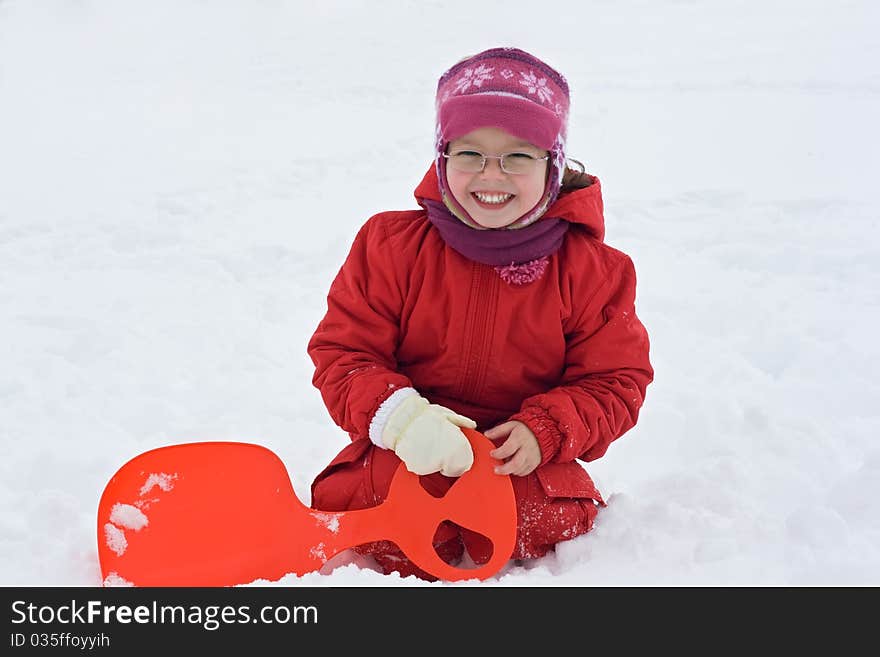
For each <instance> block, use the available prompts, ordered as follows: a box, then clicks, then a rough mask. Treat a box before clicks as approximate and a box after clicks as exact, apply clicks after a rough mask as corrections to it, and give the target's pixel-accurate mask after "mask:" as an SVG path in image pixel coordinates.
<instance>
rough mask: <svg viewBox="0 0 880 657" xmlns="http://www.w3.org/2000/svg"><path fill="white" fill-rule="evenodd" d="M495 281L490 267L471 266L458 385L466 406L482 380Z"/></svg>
mask: <svg viewBox="0 0 880 657" xmlns="http://www.w3.org/2000/svg"><path fill="white" fill-rule="evenodd" d="M499 282H500V279H499V277H498V275H497V274H496V272H495V270H494V268H493V267H489V266H488V265H482V264H479V263H473V267H472V269H471V292H470V297H469V299H468V313H467V320H466V331H465V339H464V345H465V351H464V354H463V356H464V358H465V366H464V369H463V371H462V378H461V379H460V384H459V391H460V397H461V398H462V399H463V400H465V401H468V402H470V403H476V402H477V400H478V398H479V396H480V395H479V393H480V390H481V389H482V387H483V383H484V381H485V378H486V366H487V364H488V362H489V354H490V352H491V346H492V335H493V333H494V324H495V311H496V305H497V303H498V288H499Z"/></svg>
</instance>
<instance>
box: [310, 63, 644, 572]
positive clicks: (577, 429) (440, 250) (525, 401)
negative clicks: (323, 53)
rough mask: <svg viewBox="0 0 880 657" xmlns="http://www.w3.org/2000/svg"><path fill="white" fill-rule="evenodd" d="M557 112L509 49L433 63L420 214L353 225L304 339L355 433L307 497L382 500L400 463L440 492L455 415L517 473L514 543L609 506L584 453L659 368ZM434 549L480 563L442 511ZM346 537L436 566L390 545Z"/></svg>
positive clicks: (561, 103)
mask: <svg viewBox="0 0 880 657" xmlns="http://www.w3.org/2000/svg"><path fill="white" fill-rule="evenodd" d="M568 113H569V89H568V83H567V81H566V80H565V78H564V77H563V76H562V75H561V74H560V73H558V72H557V71H556V70H555V69H553V68H552V67H550V66H549V65H548V64H546V63H545V62H543V61H541V60H539V59H538V58H536V57H534V56H533V55H531V54H529V53H527V52H525V51H523V50H520V49H517V48H493V49H490V50H486V51H484V52H481V53H479V54H477V55H474V56H471V57H468V58H465V59H463V60H461V61H459V62H458V63H457V64H455V65H454V66H452V67H451V68H450V69H448V70H447V71H446V72H445V73H444V74H443V75H442V76H441V77H440V80H439V82H438V85H437V95H436V126H435V160H434V163H433V164H432V166H431V167H430V169H429V170H428V172H427V174H426V175H425V176H424V178H423V180H422V182H421V183H420V184H419V186H418V187H417V188H416V190H415V197H416V200H417V202H418V204H419V206H420V209H418V210H406V211H388V212H382V213H379V214H377V215H375V216H373V217H371V218H370V219H369V220H368V221H367V222H366V223H365V224H364V225H363V227H362V228H361V229H360V231H359V232H358V235H357V237H356V238H355V240H354V243H353V245H352V247H351V251H350V253H349V255H348V257H347V258H346V260H345V262H344V263H343V265H342V267H341V268H340V270H339V273H338V274H337V276H336V278H335V279H334V281H333V283H332V285H331V287H330V291H329V294H328V297H327V313H326V315H325V316H324V318H323V319H322V320H321V322H320V324H319V325H318V327H317V329H316V330H315V333H314V334H313V336H312V338H311V340H310V341H309V345H308V352H309V355H310V357H311V358H312V361H313V362H314V364H315V375H314V378H313V383H314V384H315V386H316V387H317V388H318V389H319V390H320V391H321V395H322V397H323V399H324V402H325V404H326V405H327V408H328V410H329V412H330V415H331V417H332V418H333V420H334V421H335V422H336V423H337V424H338V425H339V426H340V427H341V428H342V429H344V430H345V431H346V432H347V433H348V434H349V436H350V438H351V443H350V444H348V445H347V446H346V447H345V448H344V449H342V451H341V452H340V453H339V454H338V455H337V457H336V458H335V459H334V460H333V461H332V462H331V463H330V464H329V465H328V466H327V468H325V469H324V470H323V471H322V472H321V473H320V474H319V475H318V476H317V477H316V478H315V480H314V482H313V483H312V506H313V507H314V508H316V509H321V510H327V511H343V510H349V509H361V508H365V507H370V506H375V505H377V504H380V503H381V502H382V501H383V500H384V499H385V496H386V494H387V492H388V488H389V485H390V482H391V478H392V476H393V474H394V471H395V470H396V468H397V467H398V465H399V464H400V463H401V461H402V462H403V464H404V465H405V466H406V467H407V468H408V469H409V470H410V471H412V472H414V473H416V474H419V475H421V478H420V481H421V483H422V486H424V487H425V488H426V489H427V490H428V491H429V492H431V493H432V494H434V495H438V496H439V495H442V494H443V493H444V492H445V491H447V490H448V489H449V487H450V486H451V485H452V484H453V483H454V482H455V478H456V477H459V476H461V475H462V474H463V473H464V472H466V471H467V470H468V469H469V468H470V467H471V465H472V464H473V454H472V452H471V447H470V444H469V442H468V441H467V438H466V437H465V436H464V434H463V433H462V431H461V427H469V428H476V429H477V430H479V431H481V432H483V433H484V434H485V435H486V436H487V437H488V438H489V439H490V440H492V441H493V443H494V444H495V445H496V448H495V450H494V451H493V452H492V456H494V457H495V458H496V459H498V461H499V465H498V466H497V467H496V472H497V473H498V475H499V476H508V475H510V476H511V479H512V483H513V488H514V495H515V497H516V500H517V507H518V509H517V518H518V529H517V531H518V534H517V542H516V549H515V551H514V553H513V555H512V558H514V559H532V558H537V557H541V556H543V555H545V554H546V553H547V552H548V551H551V550H553V549H554V547H555V545H556V544H557V543H559V542H560V541H562V540H567V539H571V538H574V537H575V536H578V535H581V534H584V533H586V532H587V531H589V530H590V529H591V527H592V526H593V521H594V519H595V517H596V515H597V513H598V510H599V508H600V507H601V506H603V505H604V502H603V500H602V496H601V494H600V493H599V491H598V490H597V489H596V487H595V485H594V484H593V481H592V479H591V478H590V476H589V475H588V473H587V471H586V470H585V469H584V467H583V466H582V465H581V464H580V463H579V462H578V461H582V462H590V461H592V460H595V459H597V458H599V457H601V456H602V455H603V454H605V452H606V450H607V449H608V447H609V445H610V444H611V442H612V441H614V440H616V439H617V438H619V437H620V436H621V435H623V434H624V433H625V432H626V431H628V430H629V429H630V428H632V427H633V426H634V425H635V423H636V421H637V419H638V415H639V409H640V408H641V406H642V404H643V402H644V398H645V391H646V388H647V386H648V384H649V383H650V382H651V381H652V380H653V376H654V372H653V369H652V366H651V364H650V361H649V341H648V335H647V332H646V331H645V328H644V326H643V325H642V323H641V322H640V321H639V319H638V318H637V316H636V312H635V288H636V276H635V268H634V266H633V263H632V261H631V259H630V258H629V257H628V256H627V255H626V254H624V253H622V252H621V251H618V250H617V249H614V248H612V247H611V246H609V245H607V244H605V243H604V234H605V228H604V218H603V214H602V211H603V204H602V196H601V190H600V184H599V180H598V179H597V178H596V177H595V176H592V175H589V174H587V173H585V172H584V171H583V168H582V167H569V166H568V165H567V162H569V161H571V162H575V161H574V160H568V159H567V158H566V154H565V138H566V128H567V121H568ZM434 547H435V549H436V550H437V552H438V554H439V555H440V556H441V557H442V558H444V559H445V560H446V561H448V562H450V563H455V562H457V561H458V560H460V559H461V558H462V557H463V554H464V552H465V551H467V553H468V556H469V557H470V558H471V559H472V560H473V561H474V562H475V563H477V564H481V563H485V562H486V561H488V559H489V558H490V556H491V549H492V546H491V543H490V542H489V541H488V539H486V538H485V537H483V536H481V535H479V534H476V533H474V532H471V531H469V530H468V529H466V528H463V527H459V526H457V525H455V524H453V523H451V522H446V523H443V524H442V525H441V526H440V527H439V528H438V530H437V533H436V535H435V537H434ZM358 550H359V551H360V552H362V553H364V554H369V555H372V556H373V557H374V558H375V560H376V562H377V563H378V565H379V566H380V567H381V568H382V570H383V571H384V572H386V573H389V572H392V571H396V572H398V573H400V574H401V575H416V576H417V577H421V578H424V579H432V578H431V576H429V575H428V574H427V573H424V572H423V571H421V570H420V569H418V568H417V567H415V566H414V565H413V564H412V563H411V562H409V560H408V559H407V558H406V556H405V555H404V554H403V553H402V552H401V551H400V550H399V549H398V548H397V547H396V546H395V545H393V544H392V543H388V542H386V541H380V542H375V543H370V544H368V545H363V546H360V547H359V548H358Z"/></svg>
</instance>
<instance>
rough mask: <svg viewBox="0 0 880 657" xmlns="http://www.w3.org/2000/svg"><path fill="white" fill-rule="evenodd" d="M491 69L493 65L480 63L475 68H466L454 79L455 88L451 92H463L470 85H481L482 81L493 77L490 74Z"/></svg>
mask: <svg viewBox="0 0 880 657" xmlns="http://www.w3.org/2000/svg"><path fill="white" fill-rule="evenodd" d="M493 70H494V67H493V66H484V65H483V64H480V65H479V66H478V67H477V68H475V69H472V68H466V69H465V70H464V74H463V75H462V76H461V77H460V78H458V80H456V81H455V88H454V89H453V91H452V93H458V94H461V93H464V92H465V91H467V90H468V89H469V88H470V86H471V85H474V86H475V87H482V86H483V83H484V82H486V81H487V80H491V79H492V78H493V77H495V76H493V75H492V71H493Z"/></svg>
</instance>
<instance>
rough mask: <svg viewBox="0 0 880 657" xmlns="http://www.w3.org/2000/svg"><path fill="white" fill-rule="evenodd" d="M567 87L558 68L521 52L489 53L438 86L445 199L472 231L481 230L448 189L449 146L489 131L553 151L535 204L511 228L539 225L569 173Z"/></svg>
mask: <svg viewBox="0 0 880 657" xmlns="http://www.w3.org/2000/svg"><path fill="white" fill-rule="evenodd" d="M568 109H569V93H568V83H567V82H566V80H565V78H564V77H563V76H562V74H560V73H559V72H558V71H556V70H555V69H553V68H551V67H550V66H549V65H547V64H546V63H544V62H542V61H541V60H540V59H538V58H537V57H534V56H533V55H530V54H529V53H527V52H525V51H523V50H519V49H518V48H491V49H489V50H484V51H483V52H481V53H478V54H476V55H473V56H472V57H468V58H466V59H463V60H462V61H460V62H458V63H457V64H455V65H454V66H452V68H450V69H449V70H447V71H446V72H445V73H444V74H443V75H442V76H440V81H439V82H438V83H437V99H436V110H437V124H436V140H435V149H436V166H437V178H438V180H439V183H440V190H441V192H442V193H443V200H444V203H445V204H446V206H447V207H448V208H449V210H450V211H451V212H452V213H453V214H455V216H456V217H458V218H459V219H460V220H461V221H463V222H464V223H466V224H468V225H469V226H471V227H473V228H480V226H479V225H478V224H477V223H476V222H474V221H473V219H471V217H470V216H469V215H468V213H467V211H466V210H465V209H464V208H462V207H461V205H460V204H459V203H458V202H457V201H456V200H455V198H454V197H453V196H452V194H451V193H450V192H449V188H448V186H447V184H446V158H444V157H443V153H445V151H446V147H447V146H448V144H449V142H450V141H452V140H454V139H457V138H459V137H461V136H463V135H466V134H467V133H469V132H471V131H473V130H476V129H477V128H481V127H485V126H491V127H496V128H501V129H502V130H505V131H506V132H509V133H510V134H512V135H514V136H515V137H519V138H520V139H525V140H526V141H528V142H530V143H532V144H534V145H535V146H537V147H539V148H542V149H545V150H547V151H549V152H550V171H549V176H548V179H547V186H546V188H545V190H544V195H543V197H542V198H541V200H540V201H538V203H537V205H535V207H534V208H532V209H531V210H530V211H529V212H527V213H526V214H525V215H523V216H522V217H520V218H519V219H517V220H516V221H515V222H513V223H512V224H510V225H509V226H507V228H522V227H523V226H528V225H529V224H531V223H534V222H535V221H537V220H538V219H539V218H540V217H541V215H542V214H544V212H545V211H546V209H547V208H548V207H549V206H550V204H551V203H552V202H553V201H554V200H556V197H557V196H558V195H559V188H560V185H561V184H562V172H563V171H564V170H565V136H566V129H567V124H568Z"/></svg>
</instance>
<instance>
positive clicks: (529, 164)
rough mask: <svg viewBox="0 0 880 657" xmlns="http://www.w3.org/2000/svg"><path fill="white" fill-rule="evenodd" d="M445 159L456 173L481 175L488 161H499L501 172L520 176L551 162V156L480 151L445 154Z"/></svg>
mask: <svg viewBox="0 0 880 657" xmlns="http://www.w3.org/2000/svg"><path fill="white" fill-rule="evenodd" d="M443 157H445V158H446V160H447V161H448V162H449V166H451V167H452V168H453V169H455V170H456V171H461V172H463V173H479V172H480V171H482V170H483V169H485V168H486V160H499V161H500V162H501V170H502V171H503V172H504V173H509V174H512V175H515V176H519V175H522V174H525V173H531V172H532V171H534V170H535V166H537V164H538V162H542V161H544V160H549V159H550V156H549V155H545V156H544V157H535V156H534V155H530V154H529V153H504V154H502V155H483V154H482V153H480V152H479V151H458V152H456V153H443Z"/></svg>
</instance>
